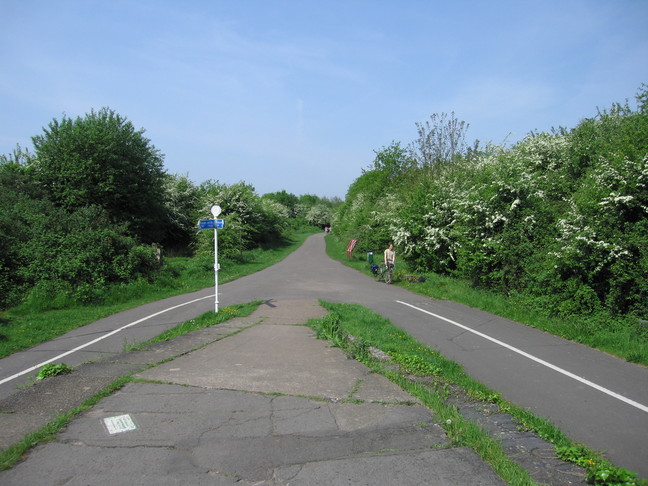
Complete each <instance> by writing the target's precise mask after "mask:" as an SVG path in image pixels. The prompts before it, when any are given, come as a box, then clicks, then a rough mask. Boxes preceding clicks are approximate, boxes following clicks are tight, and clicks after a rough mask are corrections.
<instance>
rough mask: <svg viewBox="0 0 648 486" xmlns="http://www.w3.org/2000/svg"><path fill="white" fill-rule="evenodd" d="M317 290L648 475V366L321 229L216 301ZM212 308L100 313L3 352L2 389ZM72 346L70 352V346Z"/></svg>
mask: <svg viewBox="0 0 648 486" xmlns="http://www.w3.org/2000/svg"><path fill="white" fill-rule="evenodd" d="M313 297H315V298H318V299H322V300H325V301H330V302H346V303H357V304H361V305H363V306H366V307H368V308H370V309H372V310H374V311H375V312H377V313H379V314H381V315H383V316H384V317H386V318H388V319H390V320H391V321H392V322H393V323H394V324H395V325H397V326H399V327H401V328H402V329H404V330H405V331H407V332H408V333H409V334H410V335H412V336H413V337H415V338H416V339H418V340H419V341H420V342H422V343H424V344H425V345H427V346H429V347H431V348H434V349H437V350H439V351H440V352H441V353H442V354H443V355H444V356H446V357H447V358H449V359H452V360H454V361H457V362H459V363H461V364H462V365H463V367H464V369H465V370H466V371H467V372H468V373H469V374H470V375H471V376H473V377H474V378H475V379H477V380H479V381H481V382H482V383H484V384H486V385H487V386H489V387H490V388H491V389H493V390H495V391H497V392H500V393H502V396H503V397H504V398H505V399H506V400H509V401H510V402H513V403H515V404H517V405H519V406H521V407H524V408H526V409H528V410H530V411H532V412H533V413H535V414H536V415H538V416H540V417H544V418H547V419H549V420H550V421H551V422H552V423H553V424H555V425H556V426H557V427H559V428H560V429H561V430H563V431H564V432H565V433H566V434H567V435H568V436H569V437H571V438H572V439H574V440H576V441H579V442H582V443H584V444H586V445H587V446H589V447H590V448H593V449H596V450H600V451H603V452H605V454H606V456H607V457H608V458H610V459H611V460H612V461H613V462H614V463H615V464H616V465H618V466H621V467H625V468H629V469H632V470H634V471H636V472H638V473H639V475H640V476H641V477H644V478H647V477H648V446H647V445H646V437H648V369H646V368H645V367H642V366H638V365H634V364H631V363H627V362H625V361H623V360H620V359H618V358H615V357H612V356H609V355H607V354H605V353H602V352H599V351H595V350H592V349H590V348H587V347H585V346H582V345H580V344H577V343H573V342H570V341H567V340H564V339H561V338H558V337H555V336H552V335H550V334H547V333H544V332H542V331H538V330H536V329H533V328H529V327H527V326H524V325H522V324H519V323H515V322H512V321H509V320H507V319H503V318H500V317H497V316H494V315H492V314H488V313H485V312H482V311H479V310H476V309H472V308H469V307H467V306H464V305H461V304H457V303H454V302H447V301H438V300H434V299H430V298H426V297H422V296H419V295H417V294H414V293H412V292H409V291H407V290H405V289H403V288H400V287H395V286H388V285H385V284H383V283H378V282H376V281H375V280H374V279H373V278H370V277H368V276H366V275H363V274H361V273H359V272H357V271H355V270H353V269H350V268H348V267H345V266H344V265H342V264H341V263H339V262H336V261H334V260H331V259H329V258H328V257H327V256H326V254H325V251H324V238H323V235H314V236H312V237H310V238H309V239H308V240H307V241H306V242H305V243H304V245H302V247H300V248H299V249H298V250H297V251H296V252H294V253H293V254H291V255H290V256H289V257H288V258H286V259H285V260H284V261H282V262H280V263H278V264H276V265H274V266H272V267H270V268H268V269H266V270H263V271H261V272H258V273H256V274H254V275H249V276H247V277H243V278H240V279H238V280H236V281H233V282H230V283H227V284H224V285H220V286H219V307H220V308H221V309H222V308H223V307H224V306H227V305H231V304H236V303H244V302H249V301H252V300H263V301H267V300H271V299H276V300H285V299H299V298H313ZM213 309H214V289H213V288H208V289H204V290H201V291H199V292H195V293H192V294H187V295H182V296H177V297H173V298H170V299H165V300H162V301H159V302H155V303H152V304H147V305H145V306H142V307H138V308H136V309H132V310H130V311H126V312H122V313H120V314H116V315H114V316H111V317H108V318H106V319H102V320H100V321H97V322H95V323H93V324H90V325H88V326H85V327H83V328H81V329H77V330H75V331H72V332H70V333H68V334H66V335H65V336H62V337H60V338H58V339H55V340H53V341H50V342H48V343H44V344H42V345H40V346H36V347H34V348H32V349H30V350H27V351H24V352H21V353H16V354H15V355H12V356H10V357H7V358H5V359H2V360H0V398H3V397H6V396H8V395H10V394H11V393H13V391H14V390H15V389H16V387H17V386H20V385H23V384H26V383H28V382H29V381H30V379H31V378H30V377H33V376H34V375H35V374H36V372H37V369H38V367H39V366H41V365H42V363H44V362H47V361H49V360H54V362H65V363H67V364H68V365H72V366H74V365H76V364H79V363H82V362H85V361H89V360H97V359H101V357H102V356H109V355H111V354H116V353H119V352H121V351H123V349H124V346H125V344H127V343H134V342H141V341H143V340H147V339H149V338H151V337H153V336H155V335H157V334H159V333H161V332H162V331H164V330H166V329H168V328H170V327H173V326H175V325H176V324H178V323H181V322H184V321H185V320H188V319H191V318H193V317H196V316H198V315H201V314H203V313H205V312H208V311H211V310H213ZM66 353H68V354H66Z"/></svg>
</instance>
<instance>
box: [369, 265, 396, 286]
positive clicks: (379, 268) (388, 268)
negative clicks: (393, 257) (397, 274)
mask: <svg viewBox="0 0 648 486" xmlns="http://www.w3.org/2000/svg"><path fill="white" fill-rule="evenodd" d="M371 271H372V273H373V274H374V275H376V280H377V281H378V282H381V281H383V282H385V283H388V284H390V283H392V282H393V280H394V265H372V266H371Z"/></svg>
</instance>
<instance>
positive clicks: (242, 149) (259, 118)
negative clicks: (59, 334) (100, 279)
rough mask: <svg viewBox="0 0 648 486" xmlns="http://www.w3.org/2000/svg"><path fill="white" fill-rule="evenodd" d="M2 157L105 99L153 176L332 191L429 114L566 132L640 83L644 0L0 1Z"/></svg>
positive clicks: (647, 13) (494, 133)
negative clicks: (144, 147) (160, 165)
mask: <svg viewBox="0 0 648 486" xmlns="http://www.w3.org/2000/svg"><path fill="white" fill-rule="evenodd" d="M0 19H2V28H1V29H0V66H2V68H1V69H0V154H5V155H6V154H10V153H11V152H12V151H13V150H14V149H15V148H16V146H17V145H20V146H21V147H23V148H28V149H31V148H32V142H31V139H32V137H33V136H36V135H40V134H42V133H43V130H44V128H46V127H47V125H48V124H49V123H50V122H51V121H52V120H53V119H57V120H61V119H62V118H63V117H64V116H67V117H70V118H76V117H79V116H80V117H83V116H85V114H87V113H89V112H90V111H91V110H95V111H97V110H99V109H101V108H103V107H107V108H110V109H112V110H114V111H115V112H117V113H118V114H120V115H121V116H122V117H125V118H127V119H128V120H129V121H130V122H131V123H132V124H133V125H134V126H135V128H136V129H143V130H145V133H144V135H145V136H146V137H147V138H148V139H149V140H150V141H151V144H152V145H154V146H155V148H157V149H158V150H159V151H160V152H161V153H162V154H164V166H165V169H166V171H167V172H169V173H171V174H178V175H183V176H188V177H189V178H190V179H191V180H192V181H193V182H194V183H196V184H200V183H202V182H204V181H207V180H213V181H219V182H221V183H225V184H234V183H237V182H240V181H243V182H245V183H247V184H250V185H252V186H254V188H255V190H256V191H257V193H258V194H259V195H263V194H265V193H269V192H277V191H282V190H286V191H287V192H289V193H292V194H295V195H298V196H299V195H302V194H313V195H317V196H320V197H328V198H333V197H340V198H342V199H344V197H345V195H346V192H347V189H348V188H349V185H350V184H351V183H353V181H354V180H355V179H357V178H358V177H359V176H360V175H361V174H362V171H363V170H365V169H367V168H369V167H370V166H371V165H372V162H373V160H374V158H375V155H376V151H380V150H381V149H382V148H385V147H388V146H389V145H391V144H392V143H393V142H400V143H401V145H402V146H407V145H409V144H410V143H412V142H413V141H414V140H415V139H416V138H417V129H416V124H417V123H424V122H426V121H429V120H430V117H431V115H432V114H435V113H439V114H440V113H448V114H449V113H454V114H455V116H456V117H457V118H458V119H460V120H463V121H465V122H467V123H468V124H469V129H468V132H467V141H473V140H476V139H478V140H480V141H481V143H486V142H492V143H495V144H505V145H511V144H513V143H515V142H517V141H519V140H521V139H523V138H524V137H525V136H526V135H527V134H528V133H529V132H531V131H544V130H550V129H551V128H552V127H560V126H563V127H567V128H573V127H575V126H576V125H577V124H578V123H579V121H580V120H582V119H583V118H587V117H592V116H595V115H596V113H597V110H598V109H607V108H609V107H610V106H611V105H612V103H615V102H621V103H623V102H625V101H626V100H629V102H630V106H631V107H633V108H634V107H636V103H635V99H634V98H635V95H636V94H637V91H638V89H639V88H640V86H641V85H642V83H648V1H646V0H587V1H584V0H561V1H556V0H543V1H533V2H528V1H525V0H513V1H498V0H491V1H489V2H485V1H464V0H453V1H448V0H444V1H437V0H427V1H425V0H421V1H418V0H400V1H398V2H395V1H386V0H385V1H383V0H371V1H354V0H344V1H338V0H331V1H323V0H320V1H309V0H295V1H292V0H285V1H274V0H265V1H263V0H229V1H221V0H210V1H208V0H182V1H180V0H175V1H173V0H110V1H106V0H101V1H95V0H0Z"/></svg>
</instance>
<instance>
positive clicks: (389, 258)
mask: <svg viewBox="0 0 648 486" xmlns="http://www.w3.org/2000/svg"><path fill="white" fill-rule="evenodd" d="M384 260H385V266H386V267H387V283H388V284H390V283H392V277H393V275H394V265H395V264H396V252H395V251H394V245H392V244H391V243H390V244H389V246H388V247H387V249H386V250H385V255H384Z"/></svg>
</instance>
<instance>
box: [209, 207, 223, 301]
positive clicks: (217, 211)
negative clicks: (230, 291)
mask: <svg viewBox="0 0 648 486" xmlns="http://www.w3.org/2000/svg"><path fill="white" fill-rule="evenodd" d="M211 213H212V214H213V215H214V220H215V219H216V218H217V217H218V215H219V214H220V213H221V208H220V206H212V207H211ZM218 270H219V268H218V230H217V229H216V225H215V224H214V312H216V313H218Z"/></svg>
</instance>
